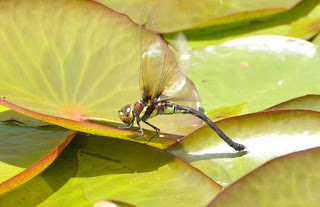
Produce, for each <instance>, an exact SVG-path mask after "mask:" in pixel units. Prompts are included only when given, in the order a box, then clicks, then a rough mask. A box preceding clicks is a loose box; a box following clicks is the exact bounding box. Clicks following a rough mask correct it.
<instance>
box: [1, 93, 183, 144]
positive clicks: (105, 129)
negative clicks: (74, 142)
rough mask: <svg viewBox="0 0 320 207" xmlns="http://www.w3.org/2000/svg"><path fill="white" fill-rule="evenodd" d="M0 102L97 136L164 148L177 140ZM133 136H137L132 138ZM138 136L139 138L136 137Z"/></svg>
mask: <svg viewBox="0 0 320 207" xmlns="http://www.w3.org/2000/svg"><path fill="white" fill-rule="evenodd" d="M0 104H1V105H3V106H5V107H8V108H10V109H12V110H14V111H16V112H18V113H21V114H24V115H26V116H29V117H32V118H35V119H38V120H41V121H45V122H49V123H51V124H55V125H58V126H61V127H64V128H67V129H71V130H74V131H79V132H84V133H88V134H92V135H99V136H105V137H113V138H118V139H123V140H130V141H132V142H139V143H143V144H148V145H150V146H157V147H158V148H165V147H167V146H169V145H172V144H174V143H175V142H177V140H176V139H172V138H166V137H161V138H158V137H156V138H153V139H152V141H150V142H148V143H147V142H146V141H148V140H149V139H150V138H151V137H150V136H147V135H145V136H144V137H139V135H140V133H139V132H135V131H130V130H124V129H119V128H113V127H109V126H105V125H101V124H97V123H90V122H82V121H77V120H72V119H67V118H62V117H56V116H51V115H45V114H43V113H39V112H36V111H32V110H29V109H26V108H24V107H21V106H18V105H16V104H14V103H11V102H9V101H7V100H4V99H0ZM133 137H137V138H134V139H133ZM138 137H139V138H138Z"/></svg>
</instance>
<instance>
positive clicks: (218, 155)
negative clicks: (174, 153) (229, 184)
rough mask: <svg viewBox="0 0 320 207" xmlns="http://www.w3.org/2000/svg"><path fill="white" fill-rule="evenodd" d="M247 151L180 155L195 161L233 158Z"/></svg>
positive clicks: (189, 160)
mask: <svg viewBox="0 0 320 207" xmlns="http://www.w3.org/2000/svg"><path fill="white" fill-rule="evenodd" d="M248 153H249V152H248V151H241V152H234V153H231V152H230V153H209V154H203V155H196V154H188V153H186V154H184V155H183V156H182V157H183V159H184V160H185V161H187V162H196V161H200V160H214V159H233V158H239V157H243V156H245V155H246V154H248Z"/></svg>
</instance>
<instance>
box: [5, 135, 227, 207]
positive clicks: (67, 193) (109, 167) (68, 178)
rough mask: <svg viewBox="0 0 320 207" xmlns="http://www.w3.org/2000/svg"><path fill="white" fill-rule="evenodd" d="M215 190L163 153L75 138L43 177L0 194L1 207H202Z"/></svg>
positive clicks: (129, 144) (122, 142)
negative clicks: (112, 203)
mask: <svg viewBox="0 0 320 207" xmlns="http://www.w3.org/2000/svg"><path fill="white" fill-rule="evenodd" d="M39 189H41V191H39ZM220 191H221V186H220V185H218V184H216V183H215V182H214V181H212V180H211V179H210V178H209V177H207V176H206V175H204V174H203V173H202V172H200V171H199V170H197V169H195V168H193V167H191V166H190V165H189V164H187V163H185V162H184V161H182V160H181V159H179V158H177V157H175V156H173V155H171V154H168V153H167V152H165V151H163V150H160V149H157V148H153V147H150V146H147V145H142V144H139V143H134V142H129V141H125V140H120V139H111V138H105V137H98V136H89V137H88V136H77V137H76V139H74V140H73V141H72V142H71V143H70V144H69V145H68V147H67V148H66V150H64V151H63V153H62V154H61V155H60V156H59V158H58V159H57V160H56V161H55V162H54V163H52V165H50V167H49V168H47V169H46V170H45V171H44V172H43V173H41V174H40V175H39V176H37V177H35V178H34V179H32V180H30V181H29V182H27V183H25V184H24V185H22V186H20V187H18V188H16V189H14V190H12V191H10V192H8V193H6V194H3V195H1V196H0V205H4V204H6V205H9V206H10V205H11V206H19V205H21V204H24V206H35V205H38V206H90V205H92V204H94V203H95V202H96V201H98V200H106V199H107V200H121V201H123V202H126V203H130V204H133V205H136V206H197V205H199V206H204V205H206V204H207V203H209V201H210V200H212V199H213V198H214V197H215V196H216V195H217V194H218V193H219V192H220ZM34 192H37V196H32V195H34ZM26 198H28V199H26Z"/></svg>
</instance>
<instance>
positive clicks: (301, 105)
mask: <svg viewBox="0 0 320 207" xmlns="http://www.w3.org/2000/svg"><path fill="white" fill-rule="evenodd" d="M280 109H307V110H314V111H320V95H307V96H302V97H298V98H294V99H291V100H289V101H285V102H283V103H280V104H277V105H275V106H272V107H270V108H268V109H266V110H267V111H269V110H280Z"/></svg>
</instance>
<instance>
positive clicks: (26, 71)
mask: <svg viewBox="0 0 320 207" xmlns="http://www.w3.org/2000/svg"><path fill="white" fill-rule="evenodd" d="M0 6H1V8H3V9H2V12H1V13H0V18H1V19H6V21H2V22H1V23H0V45H2V47H0V62H1V63H0V72H1V74H2V75H1V76H0V97H6V99H5V100H8V101H10V102H11V103H14V104H15V105H17V106H20V107H23V108H25V109H27V110H30V111H33V112H37V113H38V115H39V116H41V118H40V117H39V116H37V117H34V118H37V119H41V120H43V121H47V122H50V123H53V122H51V121H52V119H51V118H48V119H46V118H47V117H49V116H54V117H57V118H61V119H60V120H62V119H63V120H62V121H61V122H59V123H60V124H59V125H61V126H63V127H66V128H70V129H73V130H78V131H83V132H87V133H97V134H99V135H106V136H113V137H118V138H127V139H128V137H127V136H128V135H136V133H133V132H129V131H124V130H119V129H117V128H111V127H102V128H101V130H100V132H101V131H103V133H102V132H101V133H98V132H97V130H91V132H90V130H88V128H89V127H88V125H87V122H85V120H86V119H87V118H90V117H99V118H103V119H104V120H106V121H110V122H120V119H119V117H118V110H119V109H120V108H121V107H123V106H124V105H126V104H128V103H130V104H134V103H135V102H136V101H137V100H139V99H140V98H141V94H140V90H139V69H140V58H141V54H140V42H139V40H140V38H139V34H140V33H139V26H138V25H137V24H135V23H134V22H132V21H131V20H130V19H129V18H128V17H127V16H126V15H123V14H120V13H118V12H115V11H113V10H111V9H109V8H107V7H105V6H103V5H102V4H100V3H97V2H94V1H89V0H81V1H78V0H69V1H65V0H56V1H42V0H33V1H19V0H12V1H2V2H1V3H0ZM57 11H59V12H57ZM44 17H45V18H44ZM141 34H144V35H143V41H146V42H151V43H152V44H153V43H155V44H158V45H160V46H161V47H158V48H163V49H164V50H165V51H166V48H168V45H167V43H166V42H165V41H164V40H163V39H162V38H161V37H160V36H159V35H158V34H156V33H153V32H150V31H148V30H146V29H144V28H141ZM159 58H161V57H158V59H159ZM158 59H156V61H159V60H158ZM161 62H162V60H161ZM159 67H161V65H159ZM1 101H2V102H3V100H1ZM7 106H8V105H7ZM50 120H51V121H50ZM70 120H73V121H78V122H81V123H80V124H78V125H76V126H75V122H71V121H70ZM183 120H185V121H187V120H188V119H187V120H186V119H185V118H184V117H183V116H182V117H181V116H175V118H173V119H170V118H167V117H163V118H161V117H159V118H155V119H154V121H153V124H155V125H157V126H158V127H159V128H160V129H161V130H162V131H163V132H168V133H169V132H170V133H176V134H186V133H188V132H190V131H192V130H193V129H195V127H196V126H195V127H188V128H186V127H185V124H182V122H183ZM54 124H58V123H54ZM147 128H148V127H147Z"/></svg>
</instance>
